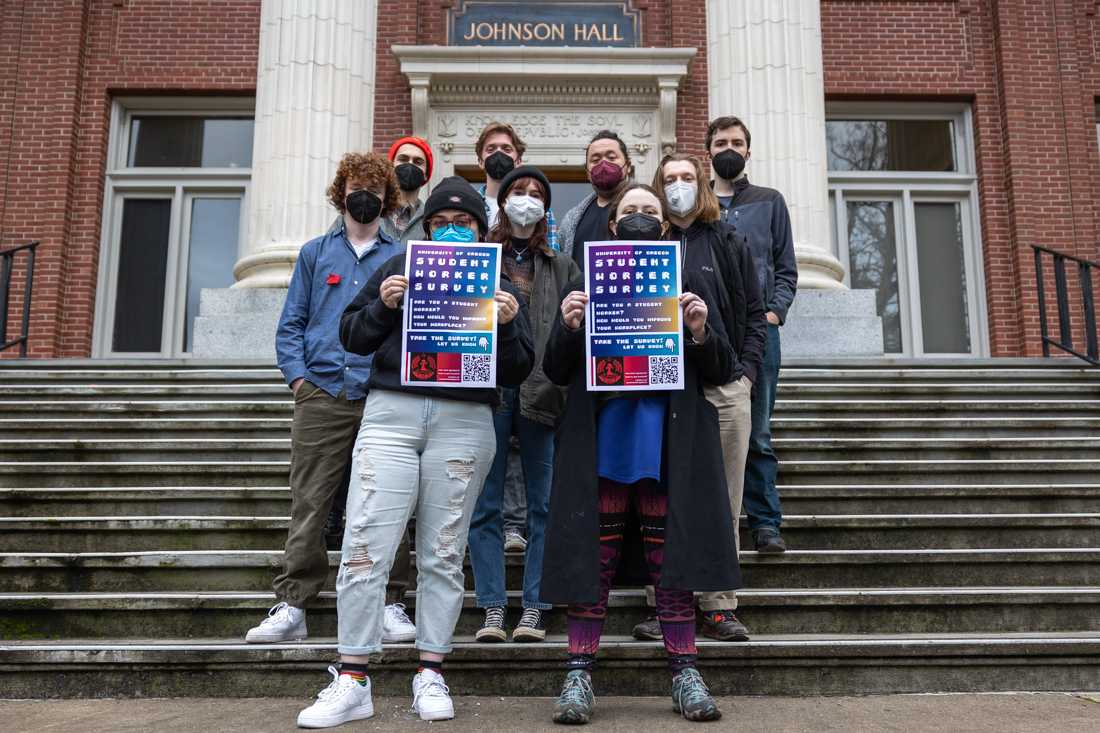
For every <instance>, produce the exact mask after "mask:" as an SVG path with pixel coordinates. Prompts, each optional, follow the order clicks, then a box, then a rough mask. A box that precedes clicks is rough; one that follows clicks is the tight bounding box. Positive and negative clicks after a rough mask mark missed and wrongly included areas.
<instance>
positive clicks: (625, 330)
mask: <svg viewBox="0 0 1100 733" xmlns="http://www.w3.org/2000/svg"><path fill="white" fill-rule="evenodd" d="M680 277H681V276H680V243H679V242H628V241H616V242H586V243H585V270H584V278H585V291H586V292H587V293H588V312H587V314H586V317H585V319H584V323H585V356H586V357H587V363H588V389H589V390H590V391H637V390H669V389H683V388H684V339H683V333H684V325H683V315H682V311H681V310H680Z"/></svg>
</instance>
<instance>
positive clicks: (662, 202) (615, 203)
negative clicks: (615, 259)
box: [607, 183, 668, 238]
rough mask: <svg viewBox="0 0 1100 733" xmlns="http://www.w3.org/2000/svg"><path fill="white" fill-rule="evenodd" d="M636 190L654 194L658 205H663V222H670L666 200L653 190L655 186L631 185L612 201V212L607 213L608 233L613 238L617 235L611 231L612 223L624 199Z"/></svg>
mask: <svg viewBox="0 0 1100 733" xmlns="http://www.w3.org/2000/svg"><path fill="white" fill-rule="evenodd" d="M636 188H640V189H642V190H643V191H648V192H649V193H651V194H653V196H654V197H655V198H656V199H657V203H659V204H660V205H661V221H662V222H668V209H666V208H665V200H664V198H663V197H662V196H661V194H659V193H657V192H656V191H655V190H653V186H647V185H646V184H644V183H631V184H630V185H629V186H625V187H623V190H622V191H619V192H618V193H617V194H615V198H613V199H611V203H610V204H609V206H610V207H611V210H610V211H608V213H607V233H608V234H609V235H611V237H612V238H614V237H615V233H614V232H613V231H611V222H613V221H614V220H615V213H616V212H617V211H618V210H619V204H621V203H622V202H623V198H625V197H626V195H627V194H628V193H630V192H631V191H633V190H634V189H636Z"/></svg>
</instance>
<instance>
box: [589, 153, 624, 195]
mask: <svg viewBox="0 0 1100 733" xmlns="http://www.w3.org/2000/svg"><path fill="white" fill-rule="evenodd" d="M588 180H590V181H592V185H593V186H595V187H596V188H598V189H599V190H601V191H611V190H614V188H615V187H616V186H618V185H619V184H620V183H621V182H622V180H623V169H622V168H620V167H619V166H617V165H615V164H614V163H612V162H610V161H607V160H601V161H600V162H599V163H597V164H596V165H594V166H592V170H590V171H588Z"/></svg>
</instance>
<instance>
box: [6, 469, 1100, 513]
mask: <svg viewBox="0 0 1100 733" xmlns="http://www.w3.org/2000/svg"><path fill="white" fill-rule="evenodd" d="M781 478H782V477H781ZM283 483H284V485H283V486H279V485H277V482H276V483H273V484H272V485H271V486H259V487H240V486H172V487H165V486H129V487H116V486H109V487H103V488H66V487H50V488H41V487H38V488H0V517H40V516H44V517H89V516H110V517H127V516H153V515H156V514H164V515H175V516H211V515H224V516H234V517H240V516H286V515H287V514H288V513H289V511H290V489H289V488H287V487H286V486H285V483H286V482H285V481H284V482H283ZM779 493H780V496H782V498H783V509H784V511H786V512H788V513H789V514H790V515H798V514H942V513H954V514H1043V513H1055V514H1058V513H1061V514H1079V513H1085V514H1089V513H1100V483H1080V482H1078V483H1072V484H1071V483H1058V484H1042V483H1034V484H981V483H975V484H971V485H962V484H941V485H920V484H912V485H904V484H902V485H896V486H891V485H885V484H882V485H878V484H863V485H860V484H846V485H845V484H838V485H813V484H808V485H804V486H792V485H787V484H782V483H781V484H780V486H779Z"/></svg>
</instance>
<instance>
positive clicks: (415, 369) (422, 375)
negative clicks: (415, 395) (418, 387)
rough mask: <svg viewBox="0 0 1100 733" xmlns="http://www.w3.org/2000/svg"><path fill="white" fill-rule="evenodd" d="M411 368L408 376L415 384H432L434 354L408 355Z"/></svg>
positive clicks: (433, 378) (434, 371) (434, 364)
mask: <svg viewBox="0 0 1100 733" xmlns="http://www.w3.org/2000/svg"><path fill="white" fill-rule="evenodd" d="M409 361H410V362H411V367H410V368H409V376H410V377H412V379H413V381H416V382H434V381H435V373H436V355H435V354H409Z"/></svg>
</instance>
